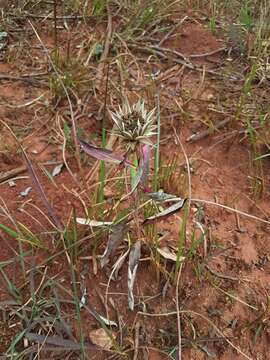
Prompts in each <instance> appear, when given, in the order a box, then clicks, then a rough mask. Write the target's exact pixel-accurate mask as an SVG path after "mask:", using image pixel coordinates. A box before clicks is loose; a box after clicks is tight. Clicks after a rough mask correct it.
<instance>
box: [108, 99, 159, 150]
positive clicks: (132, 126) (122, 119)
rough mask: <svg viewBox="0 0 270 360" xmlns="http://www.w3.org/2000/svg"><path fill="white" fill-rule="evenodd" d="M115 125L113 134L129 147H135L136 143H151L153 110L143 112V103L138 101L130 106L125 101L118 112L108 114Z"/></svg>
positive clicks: (154, 127) (153, 127) (153, 128)
mask: <svg viewBox="0 0 270 360" xmlns="http://www.w3.org/2000/svg"><path fill="white" fill-rule="evenodd" d="M110 113H111V117H112V119H113V121H114V123H115V125H116V130H115V131H114V133H115V134H116V135H118V136H120V137H121V138H123V139H124V141H125V142H127V143H128V144H129V146H136V144H138V143H142V144H149V145H152V143H151V140H150V138H151V136H153V135H155V134H156V132H155V130H156V128H157V126H156V124H155V116H154V113H155V108H154V109H153V110H151V111H149V112H147V111H146V110H145V107H144V101H143V100H139V101H138V102H137V103H135V104H133V105H131V106H130V104H129V102H128V100H125V102H124V104H123V106H122V107H120V106H119V110H118V111H115V112H112V111H111V112H110Z"/></svg>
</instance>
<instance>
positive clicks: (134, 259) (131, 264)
mask: <svg viewBox="0 0 270 360" xmlns="http://www.w3.org/2000/svg"><path fill="white" fill-rule="evenodd" d="M140 257H141V242H140V241H137V242H136V243H135V244H134V245H133V246H132V248H131V250H130V253H129V261H128V306H129V308H130V310H134V295H133V286H134V282H135V277H136V272H137V268H138V264H139V260H140Z"/></svg>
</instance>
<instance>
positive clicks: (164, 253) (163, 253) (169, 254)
mask: <svg viewBox="0 0 270 360" xmlns="http://www.w3.org/2000/svg"><path fill="white" fill-rule="evenodd" d="M157 251H158V252H159V253H160V255H161V256H163V257H164V258H165V259H167V260H171V261H174V262H176V260H177V255H176V254H175V253H173V252H171V251H170V249H169V248H168V247H167V246H164V247H162V248H157ZM184 260H185V258H184V256H180V258H179V261H184Z"/></svg>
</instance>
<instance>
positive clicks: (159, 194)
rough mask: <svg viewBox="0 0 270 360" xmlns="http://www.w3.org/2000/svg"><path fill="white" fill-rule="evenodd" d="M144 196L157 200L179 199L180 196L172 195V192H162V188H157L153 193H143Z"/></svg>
mask: <svg viewBox="0 0 270 360" xmlns="http://www.w3.org/2000/svg"><path fill="white" fill-rule="evenodd" d="M145 195H146V196H148V197H150V199H152V200H154V201H157V202H168V201H180V200H181V198H180V197H178V196H176V195H172V194H167V193H165V192H163V191H162V190H159V191H158V192H153V193H145Z"/></svg>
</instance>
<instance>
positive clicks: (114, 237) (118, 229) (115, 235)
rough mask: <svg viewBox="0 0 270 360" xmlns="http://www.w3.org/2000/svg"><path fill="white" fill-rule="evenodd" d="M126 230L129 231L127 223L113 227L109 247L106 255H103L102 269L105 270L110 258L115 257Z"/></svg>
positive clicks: (105, 252)
mask: <svg viewBox="0 0 270 360" xmlns="http://www.w3.org/2000/svg"><path fill="white" fill-rule="evenodd" d="M126 229H127V224H126V223H125V222H122V223H119V224H116V225H113V226H112V228H111V234H110V235H109V240H108V244H107V247H106V249H105V251H104V253H103V254H102V255H101V260H100V265H101V268H103V267H104V266H105V265H106V264H108V262H109V258H110V256H113V254H114V252H115V250H116V249H117V247H118V246H119V245H120V243H121V242H122V241H123V238H124V235H125V232H126Z"/></svg>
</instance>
